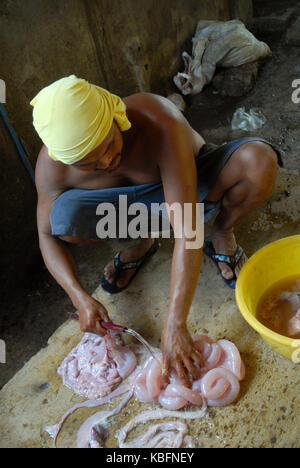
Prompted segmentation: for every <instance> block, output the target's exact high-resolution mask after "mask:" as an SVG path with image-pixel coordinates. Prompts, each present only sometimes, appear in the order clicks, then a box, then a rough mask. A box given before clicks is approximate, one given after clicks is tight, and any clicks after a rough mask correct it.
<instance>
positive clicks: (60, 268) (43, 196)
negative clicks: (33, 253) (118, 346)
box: [36, 163, 110, 335]
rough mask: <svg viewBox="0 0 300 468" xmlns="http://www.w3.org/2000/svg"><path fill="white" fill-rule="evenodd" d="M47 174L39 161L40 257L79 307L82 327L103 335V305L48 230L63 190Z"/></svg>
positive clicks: (104, 318)
mask: <svg viewBox="0 0 300 468" xmlns="http://www.w3.org/2000/svg"><path fill="white" fill-rule="evenodd" d="M46 172H47V171H46ZM48 176H49V173H48V174H45V168H44V170H43V168H41V167H40V164H39V163H38V165H37V170H36V181H37V191H38V207H37V224H38V233H39V243H40V249H41V253H42V256H43V259H44V261H45V264H46V266H47V268H48V270H49V272H50V273H51V274H52V276H53V277H54V278H55V280H56V281H57V282H58V283H59V284H60V286H62V288H63V289H64V290H65V291H66V293H67V294H68V295H69V297H70V299H71V301H72V303H73V305H74V307H75V308H76V309H78V311H79V316H80V326H81V330H82V331H85V332H91V333H97V334H100V335H104V334H105V333H106V331H105V330H104V329H103V328H102V327H101V326H100V321H101V320H105V321H110V320H109V317H108V314H107V311H106V309H105V307H103V306H102V304H100V303H99V302H98V301H96V300H95V299H93V298H92V297H91V296H90V295H89V294H88V293H87V292H86V291H85V289H84V288H83V286H82V285H81V283H80V280H79V277H78V274H77V270H76V265H75V262H74V259H73V257H72V255H71V253H70V251H69V249H68V248H67V245H66V244H65V243H64V242H63V241H62V240H60V239H59V238H57V237H55V236H53V235H52V233H51V225H50V213H51V210H52V206H53V203H54V201H55V199H56V198H57V197H58V196H59V195H60V194H61V193H62V190H58V189H57V188H54V187H53V186H51V182H49V179H48ZM46 179H48V180H46Z"/></svg>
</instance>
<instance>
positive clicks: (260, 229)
mask: <svg viewBox="0 0 300 468" xmlns="http://www.w3.org/2000/svg"><path fill="white" fill-rule="evenodd" d="M287 181H288V182H289V185H290V191H291V193H292V196H291V197H289V198H286V195H285V194H284V193H283V190H284V188H285V187H286V184H287ZM299 185H300V176H299V175H297V174H295V173H293V172H292V171H281V173H280V176H279V180H278V184H277V188H276V191H275V192H274V194H273V196H272V197H271V199H270V200H269V201H268V202H267V203H266V204H265V205H264V206H263V207H261V208H260V209H259V210H258V211H257V212H256V213H253V214H251V215H250V216H249V217H248V218H247V219H246V220H244V222H242V223H241V224H240V225H239V227H238V229H237V236H238V238H239V241H240V242H241V243H242V245H243V246H244V248H245V250H246V252H247V253H248V254H252V253H253V252H254V251H255V250H257V249H258V248H259V247H261V246H262V245H264V244H265V243H267V242H269V241H272V240H275V239H279V238H281V237H283V236H286V235H291V234H295V233H298V232H299V228H300V216H299V214H300V213H299V204H298V200H299ZM274 224H276V229H274ZM207 228H209V226H207ZM172 247H173V241H169V240H163V241H162V247H161V249H160V251H159V252H158V253H157V254H156V256H155V257H153V258H152V259H151V261H150V262H149V264H148V265H147V266H146V267H145V268H144V270H143V272H142V273H141V274H140V275H139V276H138V277H137V278H136V280H135V281H134V282H133V283H132V285H131V286H130V288H129V289H128V290H127V291H125V292H124V293H122V294H121V295H118V296H115V297H110V296H108V295H107V294H105V293H104V292H103V291H102V290H101V288H98V289H97V291H96V292H95V296H96V297H97V298H98V299H99V300H100V301H101V302H103V304H104V305H105V306H106V307H107V308H108V310H109V311H110V314H111V318H112V319H113V320H115V322H117V323H125V324H126V325H128V326H130V327H133V328H135V329H136V330H137V331H138V332H140V333H141V334H142V335H143V336H144V337H145V338H146V339H147V340H149V341H150V342H151V343H152V344H153V345H155V346H158V345H159V337H160V334H161V330H162V326H163V321H164V315H165V312H166V309H167V303H168V291H169V283H170V277H169V272H170V265H171V254H172ZM101 248H102V249H103V250H104V249H105V247H104V246H103V247H101ZM188 327H189V330H190V332H191V333H207V334H208V335H210V336H211V337H212V338H213V339H220V338H227V339H229V340H232V341H234V342H235V344H236V345H237V346H238V348H239V349H240V351H241V354H242V357H243V359H244V361H245V364H246V369H247V373H246V379H245V381H244V382H243V383H242V391H241V396H240V398H239V400H238V401H237V402H236V404H234V405H232V406H230V407H227V408H214V409H210V411H209V417H208V418H204V419H203V420H200V421H194V422H191V423H189V427H190V433H191V434H192V435H194V436H196V437H197V439H198V443H199V447H299V445H300V438H299V429H300V419H299V403H300V401H299V383H300V381H299V375H300V374H299V366H298V365H296V364H293V363H292V362H290V361H288V360H287V359H285V358H283V357H281V356H279V355H277V354H276V353H274V352H273V351H272V350H271V349H270V348H269V347H268V346H267V345H266V344H265V343H264V342H263V341H262V339H261V338H260V337H259V335H257V334H256V333H255V332H254V331H253V330H252V329H251V328H250V327H249V326H248V324H247V323H246V322H245V321H244V319H243V318H242V316H241V315H240V313H239V311H238V309H237V306H236V304H235V299H234V292H233V291H232V290H230V289H229V288H227V287H226V285H225V284H224V283H223V281H222V279H221V277H220V276H219V275H217V274H216V267H215V266H214V264H213V263H212V262H211V261H209V260H208V259H207V258H204V262H203V267H202V271H201V274H200V277H199V281H198V287H197V292H196V296H195V300H194V303H193V306H192V309H191V313H190V316H189V320H188ZM81 336H82V335H81V333H80V332H79V329H78V324H77V323H74V322H70V321H68V322H66V323H65V324H63V325H62V327H60V328H59V329H58V330H57V332H56V333H55V334H54V335H53V336H52V337H51V338H50V340H49V345H48V346H47V347H46V348H44V349H42V350H41V351H40V352H39V353H38V354H37V355H36V356H34V357H33V358H32V359H31V360H30V361H29V362H28V363H27V364H26V365H25V366H24V367H23V369H22V370H20V371H19V372H18V373H17V374H16V375H15V377H14V378H13V379H12V380H10V382H9V383H8V384H7V385H6V386H4V388H3V389H2V391H1V393H0V395H1V400H0V414H1V423H0V447H2V448H4V447H6V448H8V447H19V448H21V447H50V446H51V439H50V438H49V436H48V435H47V434H46V433H45V432H44V431H43V427H44V426H45V425H47V424H49V423H51V424H54V423H57V422H58V420H59V419H60V417H61V416H62V414H63V413H64V412H65V411H66V410H67V409H69V408H70V407H71V406H73V405H74V404H76V403H78V402H80V401H83V399H82V398H80V397H78V396H77V395H75V394H74V393H73V392H72V391H71V390H69V389H68V388H66V387H63V386H62V383H61V378H60V377H59V376H58V375H57V374H56V369H57V367H58V366H59V364H60V363H61V361H62V360H63V359H64V357H65V356H66V354H67V353H68V352H69V351H70V350H71V349H72V348H73V347H74V346H75V345H76V344H77V342H78V341H79V340H80V339H81ZM44 384H47V385H48V386H47V388H46V389H44V390H41V386H43V385H44ZM149 406H150V407H154V406H155V405H145V404H142V403H139V402H137V401H135V400H132V401H131V402H130V403H129V405H128V406H127V408H125V410H124V411H123V412H122V413H121V414H120V415H119V416H117V417H115V418H114V420H113V421H112V425H111V429H110V438H109V441H108V446H109V447H115V446H116V440H115V438H114V434H115V432H116V430H117V429H118V428H120V427H122V426H123V425H124V424H125V423H126V422H127V421H128V419H129V418H131V417H133V416H134V415H135V414H137V413H139V412H141V411H142V410H144V409H146V408H149ZM93 412H95V410H79V411H78V412H77V413H75V414H74V415H72V417H71V418H70V419H69V420H68V421H67V423H66V425H65V426H64V429H63V431H62V434H61V437H60V439H59V446H60V447H73V446H74V443H75V440H76V437H75V436H76V430H78V428H79V426H80V425H81V424H82V422H84V420H85V419H87V417H88V416H89V415H90V414H92V413H93ZM140 430H142V431H143V430H144V428H140Z"/></svg>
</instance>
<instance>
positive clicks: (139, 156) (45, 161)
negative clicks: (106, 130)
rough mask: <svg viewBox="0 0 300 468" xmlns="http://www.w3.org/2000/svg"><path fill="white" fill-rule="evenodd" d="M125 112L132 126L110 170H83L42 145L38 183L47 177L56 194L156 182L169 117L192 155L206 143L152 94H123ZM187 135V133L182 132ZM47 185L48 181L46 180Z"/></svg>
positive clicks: (164, 101) (173, 109)
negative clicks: (176, 123)
mask: <svg viewBox="0 0 300 468" xmlns="http://www.w3.org/2000/svg"><path fill="white" fill-rule="evenodd" d="M124 102H125V104H126V106H127V115H128V118H129V120H130V122H131V123H132V129H130V130H129V131H127V132H124V133H123V134H122V135H123V139H124V147H123V151H122V160H121V164H120V166H119V167H118V169H117V170H115V171H114V172H112V173H107V172H104V171H94V172H90V171H89V172H84V171H80V170H78V169H77V168H76V167H73V166H68V165H64V164H62V163H60V162H56V161H53V160H52V159H50V157H49V155H48V150H47V148H46V147H45V146H44V147H43V148H42V150H41V152H40V155H39V159H38V164H37V171H36V175H37V179H39V182H40V184H41V183H43V182H42V179H44V178H45V177H47V181H48V183H49V181H51V192H52V193H53V191H54V192H56V195H57V196H58V195H59V194H60V193H62V192H63V191H66V190H68V189H70V188H82V189H89V190H95V189H101V188H109V187H120V186H129V185H140V184H146V183H156V182H160V181H161V175H160V167H159V166H160V164H159V163H160V159H161V158H164V144H163V142H162V141H160V139H161V140H163V133H162V132H160V131H159V127H160V125H161V124H162V125H168V123H167V121H169V122H170V123H171V122H172V119H174V121H178V120H180V122H181V123H182V125H183V128H184V132H185V133H186V135H188V138H189V141H190V144H191V147H192V152H193V156H194V157H196V155H197V154H198V153H199V150H200V148H201V147H202V146H203V144H204V143H205V142H204V140H203V138H202V137H201V136H200V135H199V134H198V133H197V132H196V131H195V130H194V129H193V128H192V127H191V126H190V125H189V123H188V122H187V120H186V119H185V118H184V116H183V115H182V114H181V112H179V111H178V110H177V108H176V107H175V106H174V104H173V103H171V102H170V101H168V100H167V99H165V98H162V97H160V96H157V95H152V94H144V93H141V94H135V95H132V96H129V97H127V98H124ZM185 137H186V136H185ZM47 185H48V184H47Z"/></svg>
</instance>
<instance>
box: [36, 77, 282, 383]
mask: <svg viewBox="0 0 300 468" xmlns="http://www.w3.org/2000/svg"><path fill="white" fill-rule="evenodd" d="M31 104H32V106H33V108H34V109H33V124H34V127H35V129H36V131H37V133H38V134H39V136H40V138H41V140H42V141H43V143H44V145H43V146H42V148H41V151H40V153H39V156H38V161H37V166H36V184H37V190H38V209H37V220H38V231H39V240H40V248H41V252H42V255H43V258H44V261H45V263H46V265H47V268H48V269H49V271H50V273H51V274H52V275H53V277H54V278H55V279H56V281H57V282H58V283H59V284H60V285H61V286H62V287H63V288H64V290H65V291H66V292H67V294H68V295H69V297H70V299H71V301H72V303H73V305H74V307H75V308H76V309H77V310H78V312H79V315H80V326H81V330H82V331H84V332H90V333H96V334H99V335H101V336H103V335H104V334H105V333H106V331H105V330H104V329H103V328H102V327H101V325H100V322H101V320H105V321H110V319H109V315H108V311H107V310H106V308H105V307H104V306H103V304H101V303H99V302H98V301H97V300H95V299H94V298H92V297H91V296H90V294H88V292H87V291H86V290H85V289H84V288H83V286H82V284H81V282H80V279H79V277H78V274H77V271H76V266H75V263H74V260H73V258H72V256H71V254H70V252H69V250H68V248H67V243H70V242H71V243H81V242H85V243H87V242H91V243H94V242H99V241H100V240H99V238H97V234H96V225H97V222H98V221H99V216H97V214H96V210H97V207H98V206H99V205H100V204H101V203H113V204H114V205H116V206H117V204H118V200H119V196H120V195H126V196H127V197H128V200H129V204H130V203H136V202H140V203H143V204H145V205H146V206H147V207H149V214H150V209H151V203H163V202H166V203H167V204H168V205H172V204H173V203H179V204H180V205H182V206H183V205H184V204H185V203H189V204H192V206H193V207H194V210H193V218H196V212H197V203H204V207H205V210H204V214H205V220H207V219H208V218H209V217H210V216H211V214H212V213H213V212H214V211H215V210H218V215H217V217H216V219H215V222H214V224H213V227H212V231H211V236H210V238H208V239H206V240H205V243H204V247H201V248H198V249H188V248H186V244H187V242H188V240H187V239H186V237H185V236H184V235H183V236H182V237H177V238H175V244H174V251H173V258H172V267H171V288H170V297H169V305H168V310H167V311H166V318H165V324H164V329H163V333H162V341H161V350H162V355H163V368H164V370H165V380H166V382H167V379H168V372H169V370H170V368H171V367H172V368H175V369H176V371H177V373H178V375H179V377H180V378H181V380H182V382H183V383H184V384H185V385H187V386H188V385H189V373H190V374H192V375H193V376H194V377H195V378H196V377H197V371H198V366H199V365H200V366H201V364H202V361H201V357H200V355H199V354H198V352H197V351H196V350H195V348H194V346H193V342H192V339H191V336H190V334H189V333H188V330H187V325H186V323H187V317H188V314H189V309H190V306H191V304H192V301H193V297H194V293H195V289H196V285H197V280H198V276H199V272H200V266H201V261H202V255H203V250H204V251H205V253H206V254H207V255H209V256H210V257H211V259H212V260H213V261H214V263H215V264H216V266H217V267H218V271H219V272H220V274H221V275H222V277H223V279H224V281H225V282H226V284H227V285H228V286H229V287H231V288H234V287H235V282H236V278H237V276H238V274H239V272H240V270H241V268H242V266H243V265H244V263H245V262H246V260H247V258H246V256H245V254H244V252H243V250H242V248H241V247H240V246H239V245H238V244H237V242H236V239H235V236H234V225H235V224H236V222H237V221H239V220H240V219H242V218H243V217H244V216H246V215H247V214H248V213H250V212H251V211H252V210H254V209H256V208H257V207H258V206H259V205H260V204H261V203H263V202H264V201H265V200H266V199H267V198H268V197H269V195H270V194H271V192H272V190H273V188H274V185H275V182H276V177H277V165H278V163H279V164H281V159H280V155H279V153H278V151H277V150H276V148H274V147H273V146H272V145H271V144H270V143H268V141H266V140H264V139H261V138H242V139H239V140H235V141H232V142H230V143H226V144H223V145H221V146H217V145H214V144H209V143H208V144H207V143H206V142H205V141H204V139H203V138H202V137H201V135H200V134H199V133H197V132H196V131H195V130H194V129H193V128H192V127H191V126H190V125H189V123H188V122H187V120H186V119H185V117H184V116H183V114H182V113H181V112H180V111H179V110H178V109H177V108H176V106H175V105H174V104H173V103H171V102H170V101H169V100H168V99H165V98H163V97H161V96H158V95H154V94H150V93H138V94H134V95H132V96H128V97H126V98H124V99H121V98H119V97H118V96H116V95H113V94H111V93H110V92H108V91H107V90H105V89H103V88H101V87H98V86H96V85H93V84H90V83H88V82H87V81H86V80H84V79H79V78H77V77H76V76H74V75H72V76H69V77H66V78H62V79H60V80H58V81H56V82H55V83H53V84H51V85H50V86H48V87H46V88H44V89H43V90H42V91H40V93H39V94H38V95H37V96H36V97H35V98H34V99H33V101H32V102H31ZM178 222H179V223H181V222H182V220H181V219H180V218H179V221H178V219H177V220H176V223H178ZM170 223H171V225H172V228H173V229H174V231H175V230H176V229H178V227H179V226H175V225H174V223H175V221H174V217H173V216H172V213H170ZM193 225H195V224H193ZM183 232H184V230H183ZM189 240H190V239H189ZM102 242H103V241H102ZM158 248H159V243H158V239H157V238H153V237H151V235H150V234H149V236H148V237H147V238H141V239H140V241H139V243H138V245H135V246H133V247H131V248H126V249H124V250H122V251H121V252H119V253H118V254H117V255H116V256H115V258H114V259H113V260H112V261H111V262H110V263H109V264H108V265H106V267H105V269H104V274H103V277H102V279H101V285H102V287H103V288H104V289H105V291H107V292H109V293H111V294H114V293H119V292H121V291H123V290H124V289H125V288H126V287H127V286H128V285H129V283H130V282H131V280H132V279H133V277H134V276H135V275H136V273H137V272H138V271H139V269H140V268H141V266H142V265H143V263H144V262H145V261H146V260H147V259H149V258H150V256H151V255H153V254H154V253H155V252H156V251H157V250H158ZM216 271H217V270H216ZM153 294H154V291H153ZM137 313H138V311H137ZM166 382H165V383H166Z"/></svg>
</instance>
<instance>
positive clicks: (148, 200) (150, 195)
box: [50, 137, 282, 239]
mask: <svg viewBox="0 0 300 468" xmlns="http://www.w3.org/2000/svg"><path fill="white" fill-rule="evenodd" d="M249 141H262V142H264V143H267V144H269V145H270V146H272V148H273V149H274V150H275V151H276V153H277V155H278V163H279V165H281V166H282V160H281V156H280V152H279V150H278V149H277V148H276V147H274V146H273V145H271V144H270V143H269V142H268V141H266V140H264V139H262V138H255V137H251V138H241V139H239V140H234V141H232V142H230V143H226V144H224V145H222V146H217V145H213V144H205V145H204V146H203V147H202V148H201V150H200V153H199V155H198V156H197V157H196V158H195V162H196V167H197V174H198V196H199V203H201V202H204V214H205V221H208V220H209V219H210V217H211V216H212V214H213V213H214V211H215V210H216V209H218V208H219V206H220V204H221V200H220V201H219V202H217V203H211V202H205V198H206V197H207V195H208V193H209V192H210V191H211V189H212V188H213V187H214V185H215V183H216V180H217V178H218V176H219V173H220V172H221V170H222V169H223V167H224V166H225V164H226V163H227V161H228V160H229V159H230V157H231V156H232V154H233V153H234V151H236V150H237V149H238V148H239V147H240V146H241V145H243V144H244V143H247V142H249ZM120 195H126V196H127V203H128V206H129V205H130V204H132V203H136V202H139V203H143V204H144V205H146V206H147V209H148V211H149V216H150V212H151V204H152V203H163V202H165V197H164V190H163V185H162V183H161V182H160V183H156V184H143V185H132V186H129V187H113V188H107V189H100V190H84V189H71V190H67V191H66V192H64V193H63V194H62V195H60V196H59V197H58V198H57V199H56V200H55V202H54V204H53V207H52V211H51V214H50V223H51V229H52V235H53V236H71V237H80V238H83V239H97V238H98V237H97V234H96V225H97V223H98V222H99V220H100V218H101V216H99V215H97V214H96V209H97V207H98V205H99V204H101V203H112V204H113V205H114V206H115V208H116V210H117V211H118V206H119V196H120ZM128 220H130V218H128Z"/></svg>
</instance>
